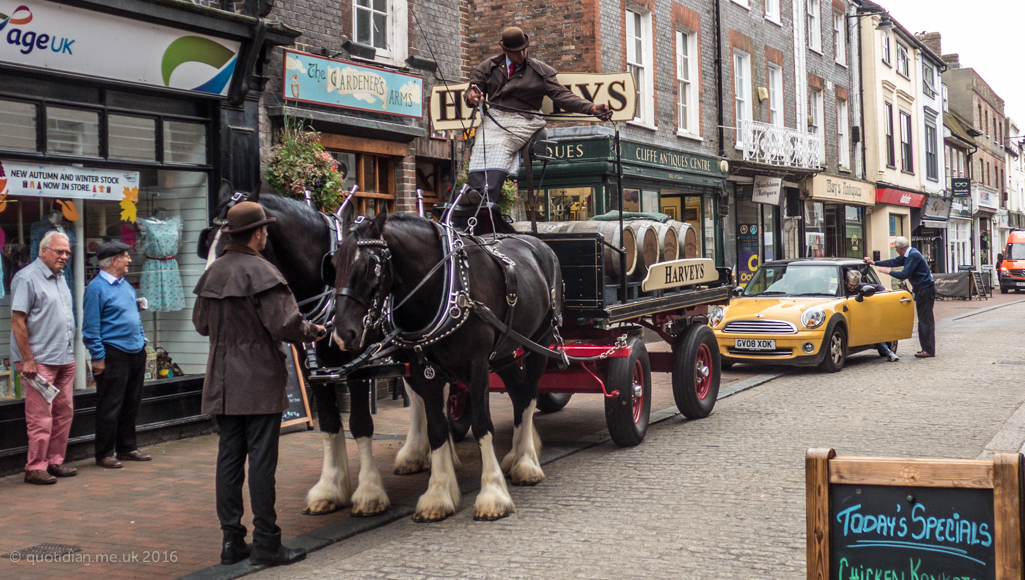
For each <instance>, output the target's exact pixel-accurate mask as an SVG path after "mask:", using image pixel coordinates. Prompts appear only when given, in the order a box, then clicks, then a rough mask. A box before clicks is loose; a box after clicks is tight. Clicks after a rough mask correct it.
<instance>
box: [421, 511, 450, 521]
mask: <svg viewBox="0 0 1025 580" xmlns="http://www.w3.org/2000/svg"><path fill="white" fill-rule="evenodd" d="M450 515H452V514H447V513H445V512H443V511H436V512H423V513H415V514H413V521H414V522H416V523H418V524H429V523H433V522H440V521H442V520H444V519H446V518H448V516H450Z"/></svg>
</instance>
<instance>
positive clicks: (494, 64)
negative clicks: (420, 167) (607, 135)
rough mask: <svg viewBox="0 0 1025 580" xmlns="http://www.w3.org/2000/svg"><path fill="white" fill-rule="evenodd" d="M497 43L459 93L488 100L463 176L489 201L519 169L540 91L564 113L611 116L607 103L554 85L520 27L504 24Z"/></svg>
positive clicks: (539, 125) (535, 126)
mask: <svg viewBox="0 0 1025 580" xmlns="http://www.w3.org/2000/svg"><path fill="white" fill-rule="evenodd" d="M498 44H499V46H501V47H502V54H500V55H497V56H494V57H491V58H488V59H487V60H485V61H484V62H482V63H480V66H478V67H477V71H476V72H474V74H473V78H472V79H471V80H470V86H469V88H467V89H466V92H465V93H464V94H463V99H464V100H465V101H466V103H467V104H468V105H470V106H474V107H475V106H477V103H478V102H479V101H480V99H481V97H487V100H488V103H489V104H490V105H491V108H489V109H486V110H485V112H484V119H483V122H482V123H481V126H480V130H479V131H480V132H479V134H480V136H481V138H480V139H478V140H477V141H476V143H475V144H474V147H473V153H472V154H471V155H470V175H469V179H468V180H467V185H469V187H470V189H473V190H476V191H477V192H479V193H480V194H481V196H482V197H485V198H486V201H490V202H497V201H498V196H499V193H500V192H501V190H502V184H503V183H505V180H506V178H507V177H508V176H509V175H513V174H516V173H518V172H519V169H520V167H519V163H520V161H519V156H518V152H519V150H520V149H521V148H522V147H523V146H524V145H525V144H526V143H527V141H528V140H529V139H530V137H531V136H532V135H533V134H534V133H536V132H537V131H538V130H540V129H543V128H544V126H545V120H544V117H543V116H542V115H541V102H542V101H543V100H544V98H545V97H546V96H547V97H549V98H550V99H552V102H554V103H555V106H557V107H559V108H560V109H563V110H565V111H568V112H570V113H584V114H588V115H594V116H596V117H598V118H599V119H601V120H603V121H607V120H609V119H610V118H611V117H612V111H611V110H610V109H609V106H608V105H605V104H601V105H596V104H594V103H593V102H591V101H588V100H587V99H584V98H582V97H578V96H577V95H575V94H573V92H572V91H570V90H569V89H567V88H566V87H564V86H562V85H560V84H559V81H558V79H557V78H556V75H557V74H558V72H557V71H556V70H555V69H554V68H552V67H550V66H548V65H547V64H545V63H543V62H541V61H540V60H538V59H536V58H533V57H529V56H527V47H528V46H530V37H529V36H528V35H527V34H526V33H525V32H523V30H522V29H520V28H518V27H516V26H511V27H509V28H506V29H505V30H503V31H502V40H501V41H499V43H498ZM485 178H486V181H485ZM485 183H486V184H487V188H486V189H485Z"/></svg>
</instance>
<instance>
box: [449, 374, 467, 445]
mask: <svg viewBox="0 0 1025 580" xmlns="http://www.w3.org/2000/svg"><path fill="white" fill-rule="evenodd" d="M472 417H473V413H472V412H471V410H470V391H468V390H467V389H466V387H464V386H463V385H462V384H457V385H453V386H452V387H449V395H448V427H449V430H450V431H452V440H453V441H462V440H463V438H465V437H466V434H467V433H469V432H470V419H471V418H472Z"/></svg>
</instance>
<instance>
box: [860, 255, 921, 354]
mask: <svg viewBox="0 0 1025 580" xmlns="http://www.w3.org/2000/svg"><path fill="white" fill-rule="evenodd" d="M893 247H894V249H896V250H897V257H896V258H893V259H892V260H882V261H879V262H875V261H873V260H871V259H869V258H865V263H867V264H874V265H876V266H888V267H886V268H879V272H880V273H882V274H889V275H890V276H893V277H894V278H896V279H898V280H908V281H909V282H911V288H912V289H913V290H914V293H915V309H916V310H918V342H920V343H921V344H922V350H921V351H919V352H917V353H915V356H916V357H918V358H932V357H934V356H936V321H935V319H934V318H933V314H932V305H933V303H934V302H936V286H935V285H934V282H933V279H932V273H931V272H930V271H929V263H928V262H926V261H925V256H923V255H922V253H921V252H919V251H918V250H916V249H914V248H912V247H911V242H909V241H908V239H907V238H905V237H903V236H901V237H898V238H896V239H894V240H893ZM889 266H898V267H899V266H904V269H903V270H901V271H900V272H894V271H893V270H891V269H890V268H889Z"/></svg>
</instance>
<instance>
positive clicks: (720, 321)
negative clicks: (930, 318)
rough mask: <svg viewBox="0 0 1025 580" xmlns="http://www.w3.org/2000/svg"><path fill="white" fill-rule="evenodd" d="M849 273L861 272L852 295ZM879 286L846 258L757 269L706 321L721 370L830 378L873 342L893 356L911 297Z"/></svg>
mask: <svg viewBox="0 0 1025 580" xmlns="http://www.w3.org/2000/svg"><path fill="white" fill-rule="evenodd" d="M852 270H853V271H857V272H858V273H860V274H861V285H860V286H859V287H853V289H852V287H851V286H850V285H849V284H848V283H847V281H848V280H849V278H848V276H847V273H848V272H849V271H852ZM855 278H856V277H855ZM878 284H879V277H878V276H877V275H876V273H875V270H873V269H872V266H869V265H867V264H865V263H864V262H863V261H861V260H854V259H851V258H801V259H796V260H780V261H776V262H767V263H765V264H763V265H762V267H761V268H759V269H758V271H757V272H755V274H754V276H753V277H752V278H751V282H750V283H748V285H747V287H746V288H743V289H741V288H739V287H738V288H737V289H736V297H735V298H733V299H732V300H730V304H729V306H725V307H723V306H720V307H717V308H715V309H714V310H713V311H712V315H711V317H710V318H709V322H708V323H709V326H711V327H712V330H713V331H714V332H715V338H716V339H717V340H718V341H719V353H720V354H721V355H722V366H723V368H728V367H729V366H731V365H732V364H733V363H738V362H744V363H755V364H766V363H767V364H781V365H802V366H813V365H818V366H819V368H821V369H822V370H823V371H826V372H833V373H835V372H837V371H839V370H840V369H841V368H843V366H844V363H845V362H846V361H847V357H848V356H849V355H851V354H854V353H856V352H860V351H863V350H868V349H873V348H879V345H880V343H882V344H885V345H886V346H887V347H888V348H889V349H890V350H891V351H893V352H896V350H897V341H899V340H906V339H908V338H911V327H912V325H913V323H914V319H915V303H914V299H913V298H912V296H911V293H910V292H908V291H906V290H886V289H882V288H880V287H878V286H873V285H878ZM880 352H883V353H885V349H881V350H880Z"/></svg>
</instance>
